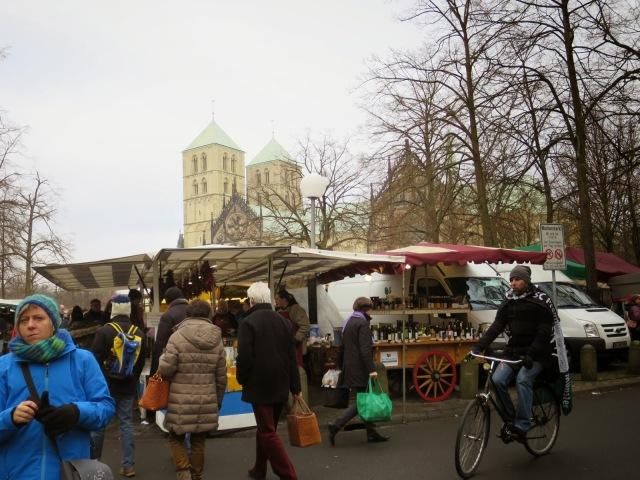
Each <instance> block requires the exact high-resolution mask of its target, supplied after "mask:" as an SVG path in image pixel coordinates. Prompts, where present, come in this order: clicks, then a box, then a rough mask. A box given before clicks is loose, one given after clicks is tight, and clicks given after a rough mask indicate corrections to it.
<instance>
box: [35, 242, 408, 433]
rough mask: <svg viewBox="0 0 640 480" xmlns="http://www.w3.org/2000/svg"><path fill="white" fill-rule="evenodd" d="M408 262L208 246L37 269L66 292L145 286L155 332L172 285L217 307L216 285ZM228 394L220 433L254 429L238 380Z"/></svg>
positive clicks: (390, 268)
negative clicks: (166, 292)
mask: <svg viewBox="0 0 640 480" xmlns="http://www.w3.org/2000/svg"><path fill="white" fill-rule="evenodd" d="M403 263H404V257H402V256H399V255H371V254H361V253H354V252H333V251H324V250H317V249H307V248H300V247H295V246H288V245H287V246H263V247H236V246H224V245H205V246H202V247H197V248H165V249H162V250H160V251H159V252H157V253H156V254H155V255H152V256H150V255H146V254H140V255H132V256H128V257H120V258H116V259H106V260H96V261H93V262H83V263H77V264H52V265H43V266H38V267H35V270H36V271H37V272H38V273H39V274H41V275H42V276H43V277H45V278H46V279H48V280H49V281H51V282H52V283H54V284H56V285H58V286H59V287H61V288H64V289H66V290H82V289H88V288H125V287H127V288H130V287H132V286H139V287H141V288H142V289H143V290H144V291H145V292H146V294H147V295H150V296H151V297H152V304H151V309H150V310H151V311H149V312H147V313H146V321H147V325H148V326H149V327H155V326H157V322H158V320H159V318H160V299H161V298H162V293H163V292H164V290H165V289H166V288H167V287H168V286H170V285H172V284H178V285H181V286H183V287H184V288H185V293H187V294H188V295H189V296H195V295H196V294H197V295H200V294H202V293H203V292H208V293H209V295H210V299H211V300H212V302H213V301H214V300H215V299H214V298H213V292H214V289H215V287H216V286H224V285H243V286H248V285H249V284H251V283H253V282H256V281H264V282H267V283H268V285H269V286H270V287H271V289H272V292H273V291H274V288H275V287H276V286H277V285H278V284H279V283H280V282H281V281H282V279H283V278H285V279H286V280H287V281H288V282H291V281H296V282H298V283H299V284H300V285H304V283H305V282H306V281H307V280H309V279H316V280H317V281H318V282H319V283H324V282H328V281H332V280H337V279H341V278H344V277H346V276H349V275H356V274H360V273H371V272H380V273H392V272H394V271H397V270H399V269H401V268H402V264H403ZM169 272H170V273H169ZM189 287H192V288H190V291H186V289H187V288H189ZM155 292H158V293H159V294H155ZM226 347H227V348H228V349H229V354H228V357H230V359H231V360H232V361H231V362H230V364H229V365H228V367H229V372H230V375H231V376H233V368H235V367H234V363H233V359H235V350H233V349H234V348H235V346H234V344H233V342H228V343H227V344H226ZM227 390H228V392H227V393H228V395H227V396H226V397H225V398H226V400H225V401H224V402H223V407H222V410H221V412H220V415H221V417H226V418H222V421H221V424H220V428H221V429H225V428H238V427H239V426H249V423H250V424H254V423H253V415H252V413H251V410H250V406H247V404H243V402H242V401H241V400H240V395H241V389H240V386H239V385H238V384H237V382H235V381H234V378H230V381H229V382H228V389H227ZM247 407H248V408H249V410H248V409H247ZM158 417H159V418H161V417H162V415H159V416H158Z"/></svg>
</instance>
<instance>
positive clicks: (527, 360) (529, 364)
mask: <svg viewBox="0 0 640 480" xmlns="http://www.w3.org/2000/svg"><path fill="white" fill-rule="evenodd" d="M522 366H523V367H524V368H526V369H527V370H529V369H530V368H531V367H533V358H531V357H530V356H529V355H527V356H526V357H524V358H523V359H522Z"/></svg>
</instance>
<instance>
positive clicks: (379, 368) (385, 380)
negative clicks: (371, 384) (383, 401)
mask: <svg viewBox="0 0 640 480" xmlns="http://www.w3.org/2000/svg"><path fill="white" fill-rule="evenodd" d="M374 365H375V367H376V372H378V382H379V383H380V387H382V391H383V392H386V393H389V376H388V375H387V367H385V366H384V365H383V364H382V363H380V362H376V363H374Z"/></svg>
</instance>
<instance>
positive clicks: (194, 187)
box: [193, 180, 198, 195]
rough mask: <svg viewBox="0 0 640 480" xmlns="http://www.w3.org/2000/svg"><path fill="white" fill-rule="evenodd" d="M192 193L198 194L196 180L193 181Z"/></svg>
mask: <svg viewBox="0 0 640 480" xmlns="http://www.w3.org/2000/svg"><path fill="white" fill-rule="evenodd" d="M193 194H194V195H198V182H196V181H195V180H194V181H193Z"/></svg>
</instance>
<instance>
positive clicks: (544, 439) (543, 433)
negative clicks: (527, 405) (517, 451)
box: [524, 385, 560, 457]
mask: <svg viewBox="0 0 640 480" xmlns="http://www.w3.org/2000/svg"><path fill="white" fill-rule="evenodd" d="M531 416H532V420H531V429H530V430H529V431H528V432H527V438H526V441H525V443H524V446H525V448H526V449H527V451H528V452H529V453H530V454H531V455H535V456H536V457H539V456H541V455H545V454H547V453H549V451H550V450H551V448H552V447H553V445H554V444H555V443H556V440H557V439H558V432H559V430H560V404H559V403H558V400H557V399H556V397H555V395H554V393H553V390H551V388H550V387H549V386H547V385H539V386H537V387H535V388H534V390H533V408H532V412H531Z"/></svg>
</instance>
